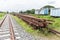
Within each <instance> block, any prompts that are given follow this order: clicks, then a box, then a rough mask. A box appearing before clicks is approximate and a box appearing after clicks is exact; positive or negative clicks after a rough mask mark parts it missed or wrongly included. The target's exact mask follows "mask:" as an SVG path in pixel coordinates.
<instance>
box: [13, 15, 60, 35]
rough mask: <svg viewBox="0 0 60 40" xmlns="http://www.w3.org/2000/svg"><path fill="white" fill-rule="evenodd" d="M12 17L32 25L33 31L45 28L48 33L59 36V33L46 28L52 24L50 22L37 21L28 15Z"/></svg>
mask: <svg viewBox="0 0 60 40" xmlns="http://www.w3.org/2000/svg"><path fill="white" fill-rule="evenodd" d="M13 15H14V16H17V17H19V18H21V19H22V20H23V21H25V22H27V23H28V24H30V25H32V26H33V28H35V29H40V28H46V29H49V32H51V33H54V34H60V32H58V31H56V30H54V29H51V28H48V27H47V26H48V25H49V24H52V23H51V20H45V19H38V18H35V17H32V16H29V15H24V14H13Z"/></svg>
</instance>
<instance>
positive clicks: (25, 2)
mask: <svg viewBox="0 0 60 40" xmlns="http://www.w3.org/2000/svg"><path fill="white" fill-rule="evenodd" d="M45 5H53V6H55V7H57V8H60V0H0V11H16V12H17V11H21V10H23V11H25V10H28V9H33V8H34V9H40V8H41V7H43V6H45Z"/></svg>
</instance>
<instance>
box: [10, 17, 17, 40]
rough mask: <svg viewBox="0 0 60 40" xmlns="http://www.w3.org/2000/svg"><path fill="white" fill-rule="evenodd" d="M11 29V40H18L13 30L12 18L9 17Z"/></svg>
mask: <svg viewBox="0 0 60 40" xmlns="http://www.w3.org/2000/svg"><path fill="white" fill-rule="evenodd" d="M9 27H10V35H11V36H10V38H11V40H16V38H15V34H14V30H13V25H12V22H11V19H10V17H9Z"/></svg>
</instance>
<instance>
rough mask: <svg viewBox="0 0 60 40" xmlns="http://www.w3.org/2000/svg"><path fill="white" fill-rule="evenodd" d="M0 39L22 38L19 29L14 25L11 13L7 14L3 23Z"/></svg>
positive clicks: (13, 39)
mask: <svg viewBox="0 0 60 40" xmlns="http://www.w3.org/2000/svg"><path fill="white" fill-rule="evenodd" d="M5 25H6V26H5ZM4 26H5V27H4ZM0 40H20V36H19V34H18V32H17V29H16V28H15V27H13V24H12V20H11V17H10V15H7V16H6V17H5V18H4V19H3V23H1V28H0Z"/></svg>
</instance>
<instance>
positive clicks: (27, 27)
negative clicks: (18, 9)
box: [12, 16, 60, 40]
mask: <svg viewBox="0 0 60 40" xmlns="http://www.w3.org/2000/svg"><path fill="white" fill-rule="evenodd" d="M12 17H13V18H14V19H15V20H16V21H17V23H19V24H20V26H22V27H23V28H24V29H25V31H26V32H28V33H30V34H31V35H33V36H34V37H37V38H40V37H42V38H46V39H47V38H48V40H59V39H60V37H58V36H56V35H54V34H51V33H47V31H46V30H45V33H43V32H42V31H39V30H33V28H32V27H31V26H30V25H28V24H27V23H26V22H24V21H23V20H21V19H19V18H18V17H16V16H12ZM36 17H38V16H36ZM44 17H45V18H46V19H49V18H50V16H47V17H46V16H44ZM44 17H43V18H44ZM41 18H42V16H41ZM59 19H60V18H57V19H55V18H54V20H59ZM50 20H53V17H52V18H50ZM56 23H59V22H56ZM56 23H55V24H52V25H51V26H55V25H56ZM56 26H58V25H56ZM56 26H55V27H56ZM55 27H54V28H55ZM57 29H59V28H57Z"/></svg>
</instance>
